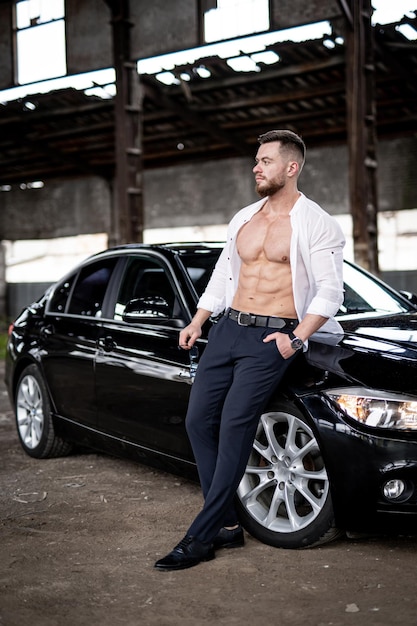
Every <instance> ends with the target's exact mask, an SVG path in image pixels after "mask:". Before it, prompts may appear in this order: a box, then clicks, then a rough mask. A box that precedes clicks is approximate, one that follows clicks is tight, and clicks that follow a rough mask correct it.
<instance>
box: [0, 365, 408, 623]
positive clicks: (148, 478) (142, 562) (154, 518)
mask: <svg viewBox="0 0 417 626" xmlns="http://www.w3.org/2000/svg"><path fill="white" fill-rule="evenodd" d="M200 504H201V497H200V490H199V487H198V486H197V485H195V484H193V483H191V482H188V481H186V480H182V479H179V478H178V477H175V476H172V475H170V474H165V473H163V472H159V471H155V470H153V469H150V468H147V467H143V466H141V465H138V464H135V463H132V462H130V461H125V460H119V459H114V458H111V457H107V456H102V455H98V454H95V453H92V454H79V455H74V456H70V457H67V458H62V459H52V460H44V461H37V460H34V459H31V458H30V457H28V456H26V455H25V454H24V452H23V451H22V450H21V448H20V446H19V443H18V439H17V435H16V433H15V429H14V419H13V414H12V411H11V409H10V405H9V402H8V399H7V395H6V392H5V389H4V384H3V372H2V368H1V367H0V506H1V509H0V519H1V525H0V533H1V535H0V626H26V625H30V626H87V625H88V626H95V625H100V626H117V624H123V625H126V626H139V625H140V626H153V625H155V626H174V625H175V626H177V625H178V626H205V625H214V624H216V625H217V624H226V625H230V626H233V624H239V625H241V624H251V625H252V626H258V625H262V624H269V625H271V626H275V625H281V624H282V625H285V626H292V625H304V624H308V625H309V626H339V625H343V626H344V625H354V626H361V625H364V624H366V626H391V625H394V624H401V625H402V626H406V625H417V593H416V591H417V587H416V580H417V577H416V574H417V562H416V556H417V540H416V539H413V538H404V537H403V538H396V539H381V538H377V539H375V538H374V539H366V540H364V539H362V540H358V539H356V540H351V539H350V540H348V539H343V540H339V541H337V542H335V543H332V544H329V545H327V546H323V547H321V548H315V549H310V550H303V551H291V550H278V549H274V548H271V547H269V546H266V545H263V544H261V543H259V542H258V541H256V540H254V539H253V538H251V537H250V536H247V542H246V546H245V548H243V549H236V550H231V551H227V550H223V551H220V552H218V553H217V557H216V559H215V560H213V561H210V562H209V563H202V564H200V565H198V566H197V567H194V568H191V569H188V570H184V571H180V572H169V573H167V572H159V571H157V570H155V569H154V568H153V564H154V562H155V560H156V559H157V558H159V557H161V556H164V555H165V554H166V553H167V552H168V551H169V550H171V548H172V547H173V546H174V544H175V543H177V541H178V540H179V539H181V538H182V536H183V534H184V532H185V530H186V529H187V526H188V523H189V522H190V521H191V519H192V517H193V516H194V514H195V513H196V512H197V511H198V509H199V506H200Z"/></svg>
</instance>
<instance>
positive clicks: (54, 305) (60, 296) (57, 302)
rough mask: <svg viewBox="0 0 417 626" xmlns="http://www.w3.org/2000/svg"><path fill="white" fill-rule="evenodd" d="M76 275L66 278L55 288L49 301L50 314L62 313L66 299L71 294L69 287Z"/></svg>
mask: <svg viewBox="0 0 417 626" xmlns="http://www.w3.org/2000/svg"><path fill="white" fill-rule="evenodd" d="M75 277H76V274H73V275H72V276H70V277H69V278H66V279H65V280H64V281H63V282H62V283H61V284H60V285H57V287H56V288H55V291H54V294H53V296H52V298H51V300H50V303H49V307H48V310H49V311H50V312H51V313H64V312H65V307H66V306H67V301H68V297H69V295H70V293H71V287H72V285H73V284H74V280H75Z"/></svg>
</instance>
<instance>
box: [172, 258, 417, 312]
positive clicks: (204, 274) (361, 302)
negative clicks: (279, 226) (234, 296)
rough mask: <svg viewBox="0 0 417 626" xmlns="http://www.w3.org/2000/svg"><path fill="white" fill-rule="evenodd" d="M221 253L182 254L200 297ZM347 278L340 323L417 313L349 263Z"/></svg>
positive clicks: (388, 288) (390, 291)
mask: <svg viewBox="0 0 417 626" xmlns="http://www.w3.org/2000/svg"><path fill="white" fill-rule="evenodd" d="M220 252H221V249H220V248H219V249H213V248H202V249H197V250H189V251H188V250H186V251H182V252H181V260H182V262H183V264H184V267H185V268H186V270H187V272H188V275H189V276H190V278H191V281H192V283H193V285H194V287H195V290H196V292H197V294H198V295H199V296H200V295H201V294H202V292H203V291H204V289H205V287H206V285H207V282H208V280H209V278H210V275H211V272H212V271H213V268H214V265H215V264H216V261H217V259H218V257H219V254H220ZM343 278H344V288H345V298H344V301H343V304H342V306H341V307H340V309H339V312H338V313H337V317H338V318H339V319H340V318H342V317H343V319H349V317H350V316H357V315H358V314H360V315H361V316H365V317H367V316H369V317H375V315H387V314H388V315H389V314H393V315H395V314H398V313H406V312H410V311H414V312H415V307H414V306H413V305H412V304H411V303H409V302H407V300H406V299H405V298H403V297H402V296H401V295H400V294H399V293H398V292H397V291H395V289H393V288H390V287H389V286H388V285H384V283H383V282H380V281H378V280H377V279H376V278H374V277H373V276H372V275H371V274H368V273H367V272H365V271H363V270H362V269H361V268H359V267H356V266H354V265H352V264H351V263H349V262H348V261H345V262H344V267H343Z"/></svg>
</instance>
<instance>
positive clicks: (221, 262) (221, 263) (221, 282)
mask: <svg viewBox="0 0 417 626" xmlns="http://www.w3.org/2000/svg"><path fill="white" fill-rule="evenodd" d="M226 248H227V246H226V247H225V248H223V250H222V252H221V254H220V256H219V258H218V260H217V263H216V265H215V267H214V270H213V273H212V275H211V277H210V280H209V282H208V284H207V287H206V289H205V291H204V293H203V294H202V296H201V298H200V299H199V301H198V304H197V306H198V308H199V309H204V310H205V311H211V313H213V314H214V315H218V314H219V313H221V312H222V311H223V309H224V308H225V302H226V280H227V268H228V252H227V249H226Z"/></svg>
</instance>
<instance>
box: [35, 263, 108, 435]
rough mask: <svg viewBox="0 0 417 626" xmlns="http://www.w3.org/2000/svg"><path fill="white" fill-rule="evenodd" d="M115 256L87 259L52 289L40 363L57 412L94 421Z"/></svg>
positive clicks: (84, 421)
mask: <svg viewBox="0 0 417 626" xmlns="http://www.w3.org/2000/svg"><path fill="white" fill-rule="evenodd" d="M116 263H117V258H116V257H112V258H106V259H101V260H100V261H97V262H93V263H89V264H87V265H86V266H84V267H82V268H81V269H80V270H79V271H78V272H74V274H72V275H71V276H69V277H67V278H66V279H65V280H63V281H62V282H61V283H60V284H59V285H58V286H57V287H56V288H55V291H54V294H53V296H52V298H51V300H50V303H49V306H48V310H47V312H46V325H45V327H44V328H43V329H42V340H41V341H42V367H43V370H44V374H45V380H46V381H47V384H48V387H49V391H50V395H51V398H52V401H53V404H54V407H55V411H56V412H57V413H58V414H59V415H61V416H64V417H66V418H69V419H71V420H74V421H76V422H79V423H82V424H86V425H95V424H96V422H97V403H96V390H95V375H94V368H95V357H96V352H97V343H98V337H99V334H100V325H101V321H100V318H101V311H102V306H103V302H104V299H105V295H106V290H107V286H108V284H109V281H110V279H111V276H112V273H113V270H114V268H115V266H116Z"/></svg>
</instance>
